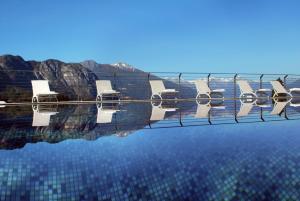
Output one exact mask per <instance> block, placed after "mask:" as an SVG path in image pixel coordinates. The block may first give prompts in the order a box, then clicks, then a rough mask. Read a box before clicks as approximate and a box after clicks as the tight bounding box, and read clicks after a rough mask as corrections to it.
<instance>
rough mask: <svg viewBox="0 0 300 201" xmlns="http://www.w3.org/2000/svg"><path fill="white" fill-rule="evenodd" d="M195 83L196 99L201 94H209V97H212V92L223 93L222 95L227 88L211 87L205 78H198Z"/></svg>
mask: <svg viewBox="0 0 300 201" xmlns="http://www.w3.org/2000/svg"><path fill="white" fill-rule="evenodd" d="M195 85H196V88H197V96H196V99H198V98H200V96H201V95H205V96H207V97H208V98H209V99H211V95H212V94H221V95H222V97H223V98H224V96H223V93H224V92H225V89H213V90H212V89H210V88H209V87H208V85H207V83H206V82H205V81H203V80H196V81H195Z"/></svg>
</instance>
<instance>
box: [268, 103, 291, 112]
mask: <svg viewBox="0 0 300 201" xmlns="http://www.w3.org/2000/svg"><path fill="white" fill-rule="evenodd" d="M289 102H290V101H282V102H279V101H275V103H274V106H273V110H272V111H271V114H272V115H279V114H280V113H281V112H282V111H283V109H284V108H285V107H286V106H287V105H288V103H289Z"/></svg>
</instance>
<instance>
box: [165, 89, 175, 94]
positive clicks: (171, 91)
mask: <svg viewBox="0 0 300 201" xmlns="http://www.w3.org/2000/svg"><path fill="white" fill-rule="evenodd" d="M177 92H178V91H176V90H175V89H165V90H163V91H161V93H177Z"/></svg>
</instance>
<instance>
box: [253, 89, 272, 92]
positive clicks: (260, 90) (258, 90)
mask: <svg viewBox="0 0 300 201" xmlns="http://www.w3.org/2000/svg"><path fill="white" fill-rule="evenodd" d="M270 91H272V90H271V89H257V90H256V92H270Z"/></svg>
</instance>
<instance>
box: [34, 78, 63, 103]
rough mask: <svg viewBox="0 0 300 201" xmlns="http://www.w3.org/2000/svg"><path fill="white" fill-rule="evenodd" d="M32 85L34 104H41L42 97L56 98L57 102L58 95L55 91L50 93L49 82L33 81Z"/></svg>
mask: <svg viewBox="0 0 300 201" xmlns="http://www.w3.org/2000/svg"><path fill="white" fill-rule="evenodd" d="M31 84H32V92H33V96H32V102H33V103H34V102H40V97H47V98H49V97H51V96H53V97H55V99H56V101H58V100H57V95H58V93H57V92H55V91H50V88H49V82H48V80H31Z"/></svg>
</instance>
